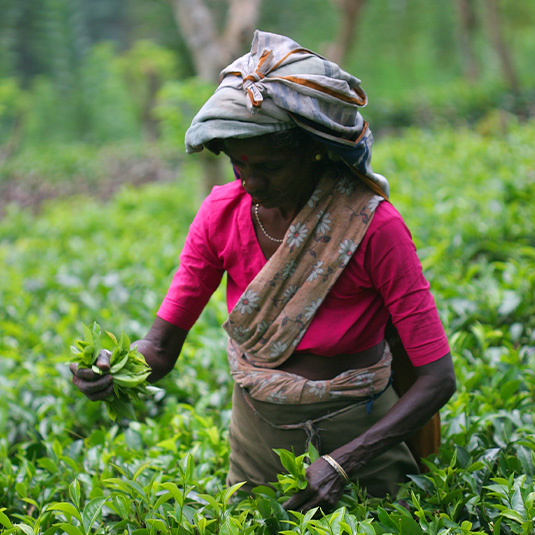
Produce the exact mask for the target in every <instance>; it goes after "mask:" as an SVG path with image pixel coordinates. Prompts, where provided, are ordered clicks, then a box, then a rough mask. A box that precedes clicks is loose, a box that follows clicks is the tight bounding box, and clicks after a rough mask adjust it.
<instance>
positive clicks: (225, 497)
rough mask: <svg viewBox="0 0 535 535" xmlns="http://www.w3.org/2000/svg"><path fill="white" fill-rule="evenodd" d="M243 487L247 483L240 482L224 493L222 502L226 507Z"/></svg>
mask: <svg viewBox="0 0 535 535" xmlns="http://www.w3.org/2000/svg"><path fill="white" fill-rule="evenodd" d="M243 485H245V481H240V482H239V483H235V484H234V485H232V486H231V487H229V488H228V489H226V490H225V491H224V492H223V496H222V498H221V499H222V501H223V503H224V504H225V505H227V503H228V501H229V499H230V497H231V496H232V495H233V494H234V493H235V492H236V491H237V490H239V489H240V488H241V487H243Z"/></svg>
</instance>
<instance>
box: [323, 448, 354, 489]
mask: <svg viewBox="0 0 535 535" xmlns="http://www.w3.org/2000/svg"><path fill="white" fill-rule="evenodd" d="M321 458H322V459H323V460H325V461H327V462H328V463H329V464H330V465H331V466H332V467H333V469H334V471H335V472H336V473H337V474H338V475H339V476H340V477H341V478H342V479H343V480H344V481H345V482H346V483H351V480H350V479H349V476H348V475H347V474H346V471H345V470H344V469H343V468H342V467H341V466H340V465H339V464H338V463H337V462H336V461H335V460H334V459H333V458H332V457H331V456H330V455H322V456H321Z"/></svg>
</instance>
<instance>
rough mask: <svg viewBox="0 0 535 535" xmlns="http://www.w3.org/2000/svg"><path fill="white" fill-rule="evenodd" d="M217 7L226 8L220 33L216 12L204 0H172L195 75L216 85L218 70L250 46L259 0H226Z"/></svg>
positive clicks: (258, 12) (258, 13) (256, 19)
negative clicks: (223, 6) (222, 6)
mask: <svg viewBox="0 0 535 535" xmlns="http://www.w3.org/2000/svg"><path fill="white" fill-rule="evenodd" d="M220 4H225V5H226V7H227V13H226V18H225V21H224V27H223V29H222V31H219V30H218V28H219V27H220V26H221V23H220V21H219V20H218V10H217V9H215V8H214V7H211V8H210V6H209V4H207V3H205V2H204V1H203V0H171V5H172V7H173V12H174V14H175V19H176V22H177V25H178V27H179V29H180V32H181V33H182V35H183V37H184V39H185V41H186V43H187V45H188V48H189V51H190V53H191V56H192V58H193V63H194V65H195V70H196V73H197V75H198V76H199V77H200V78H201V79H203V80H206V81H208V82H217V79H218V76H219V73H220V72H221V70H222V69H223V68H224V67H226V66H227V65H228V64H229V63H230V62H231V61H232V60H234V59H235V58H237V57H238V56H240V55H241V54H243V53H244V52H245V51H246V49H247V48H248V46H249V45H250V43H251V40H252V35H253V32H254V30H255V29H256V26H257V23H258V19H259V16H260V7H261V5H262V0H225V1H223V2H220ZM218 7H219V8H220V7H221V5H219V6H218Z"/></svg>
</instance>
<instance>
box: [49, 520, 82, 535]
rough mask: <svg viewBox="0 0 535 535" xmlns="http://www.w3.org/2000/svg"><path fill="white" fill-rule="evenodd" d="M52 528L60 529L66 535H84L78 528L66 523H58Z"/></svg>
mask: <svg viewBox="0 0 535 535" xmlns="http://www.w3.org/2000/svg"><path fill="white" fill-rule="evenodd" d="M54 526H57V527H59V528H61V529H62V530H63V531H65V532H66V533H68V535H85V534H84V532H83V531H82V530H81V529H80V528H79V527H78V526H74V525H73V524H68V523H67V522H59V523H58V524H54Z"/></svg>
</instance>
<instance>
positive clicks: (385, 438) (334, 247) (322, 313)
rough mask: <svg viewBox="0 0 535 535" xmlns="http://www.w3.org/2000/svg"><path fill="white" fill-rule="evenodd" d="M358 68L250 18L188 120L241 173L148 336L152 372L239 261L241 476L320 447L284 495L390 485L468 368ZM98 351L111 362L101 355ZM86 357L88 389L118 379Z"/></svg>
mask: <svg viewBox="0 0 535 535" xmlns="http://www.w3.org/2000/svg"><path fill="white" fill-rule="evenodd" d="M365 104H366V94H365V93H364V91H363V90H362V88H361V87H360V81H359V80H358V79H356V78H354V77H353V76H351V75H349V74H348V73H346V72H344V71H342V70H341V69H340V68H339V67H338V66H337V65H336V64H334V63H331V62H329V61H327V60H325V59H324V58H322V57H320V56H318V55H316V54H315V53H313V52H311V51H309V50H306V49H303V48H301V47H300V46H299V45H298V44H297V43H295V42H293V41H292V40H291V39H288V38H286V37H283V36H280V35H275V34H270V33H265V32H259V31H257V32H256V33H255V37H254V40H253V43H252V49H251V52H250V53H249V54H246V55H245V56H243V57H242V58H239V59H238V60H236V61H235V62H234V63H233V64H231V65H230V66H229V67H227V68H226V69H225V70H223V72H222V73H221V82H220V85H219V87H218V89H217V90H216V92H215V94H214V95H213V96H212V97H211V98H210V99H209V100H208V102H207V103H206V104H205V105H204V106H203V108H202V109H201V110H200V112H199V113H198V114H197V116H196V117H195V119H194V120H193V122H192V125H191V127H190V129H189V130H188V132H187V134H186V148H187V150H188V152H196V151H199V150H202V148H203V147H206V148H208V149H209V150H212V151H213V152H215V153H219V152H223V153H225V154H226V155H227V156H228V157H229V158H230V161H231V163H232V165H233V166H234V171H235V173H236V177H237V178H238V179H239V180H236V181H234V182H233V183H230V184H226V185H224V186H220V187H216V188H214V190H213V191H212V193H211V194H210V195H209V196H208V197H207V199H205V201H204V202H203V204H202V206H201V208H200V210H199V212H198V214H197V216H196V218H195V220H194V222H193V224H192V225H191V227H190V230H189V234H188V237H187V240H186V243H185V245H184V249H183V251H182V253H181V256H180V258H181V264H180V268H179V270H178V271H177V273H176V275H175V277H174V279H173V282H172V284H171V287H170V289H169V291H168V293H167V295H166V297H165V299H164V301H163V303H162V305H161V307H160V309H159V311H158V314H157V317H156V319H155V321H154V324H153V325H152V327H151V329H150V331H149V332H148V334H147V336H146V337H145V338H144V339H143V340H140V341H138V342H136V345H137V348H138V350H139V351H141V352H142V353H143V354H144V355H145V357H146V359H147V362H148V363H149V365H150V366H151V368H152V370H153V371H152V375H151V381H157V380H158V379H159V378H161V377H163V376H164V375H165V374H167V373H168V372H169V371H171V369H172V368H173V366H174V364H175V362H176V359H177V358H178V355H179V354H180V351H181V348H182V345H183V343H184V341H185V339H186V336H187V333H188V331H189V329H190V328H191V327H192V325H193V324H194V323H195V321H196V319H197V318H198V316H199V314H200V313H201V311H202V309H203V308H204V306H205V305H206V303H207V301H208V299H209V297H210V296H211V294H212V293H213V292H214V291H215V289H216V288H217V286H218V285H219V283H220V281H221V278H222V276H223V273H225V272H226V273H227V304H228V308H229V317H228V319H227V321H226V322H225V324H224V328H225V330H226V331H227V333H228V335H229V343H228V358H229V363H230V370H231V373H232V375H233V377H234V379H235V389H234V394H233V412H232V421H231V424H230V431H229V436H230V445H231V455H230V469H229V475H228V483H229V484H234V483H236V482H238V481H247V484H246V485H245V487H244V488H245V489H247V490H251V489H252V488H253V487H254V486H256V485H259V484H268V483H269V482H272V481H276V474H277V473H278V472H279V471H281V469H282V467H281V465H280V463H279V459H278V457H277V456H276V454H275V453H274V452H273V449H274V448H286V449H293V451H294V452H295V453H296V454H300V453H302V452H304V451H306V450H307V448H308V444H309V443H310V442H312V444H314V445H315V446H316V448H318V450H319V451H320V453H321V454H322V457H321V458H320V459H318V460H317V461H315V462H314V463H312V464H311V465H310V467H309V468H308V470H307V479H308V486H307V488H306V489H305V490H304V491H302V492H300V493H298V494H296V495H295V496H293V497H292V498H291V499H290V500H289V501H288V502H287V503H286V507H288V508H290V509H302V510H306V509H309V508H312V507H314V506H316V505H322V506H332V505H334V504H336V502H337V501H338V499H339V498H340V496H341V494H342V492H343V488H344V486H345V484H346V482H347V481H349V480H350V479H351V480H358V481H359V483H360V484H361V485H362V486H364V487H366V488H367V490H368V493H369V494H370V495H375V496H384V495H386V494H391V495H394V494H395V493H396V491H397V489H398V486H399V483H401V482H402V481H404V479H405V478H406V476H407V474H409V473H416V472H417V471H418V467H417V464H416V462H415V459H414V457H413V456H412V455H411V453H410V451H409V449H408V447H407V446H406V444H405V442H404V441H405V440H406V439H408V438H409V437H410V436H411V435H412V434H413V433H414V432H415V431H416V430H418V429H420V428H421V427H422V426H423V425H424V424H425V423H426V422H427V421H428V420H429V419H430V418H431V417H432V416H433V415H434V414H435V413H436V412H437V411H438V410H439V409H440V408H441V407H442V406H443V405H444V404H445V403H446V402H447V400H448V399H449V398H450V397H451V395H452V394H453V392H454V390H455V375H454V371H453V366H452V360H451V355H450V352H449V347H448V343H447V340H446V336H445V334H444V330H443V328H442V325H441V323H440V320H439V318H438V314H437V311H436V307H435V304H434V301H433V298H432V296H431V294H430V293H429V284H428V283H427V281H426V280H425V278H424V277H423V275H422V269H421V266H420V263H419V261H418V257H417V255H416V251H415V248H414V245H413V243H412V240H411V237H410V233H409V231H408V229H407V228H406V226H405V225H404V223H403V220H402V219H401V216H400V215H399V214H398V213H397V211H396V210H395V209H394V208H393V207H392V205H391V204H390V203H389V202H388V201H387V197H388V193H389V192H388V183H387V181H386V179H385V178H384V177H382V176H380V175H377V174H375V173H373V171H372V169H371V166H370V159H371V145H372V136H371V133H370V130H369V129H368V126H367V124H366V123H365V122H364V121H363V120H362V117H361V115H360V113H359V111H358V108H359V107H360V106H363V105H365ZM390 319H391V321H392V323H393V324H394V326H395V327H396V328H397V330H398V331H399V333H400V336H401V339H402V341H403V344H404V346H405V348H406V350H407V352H408V354H409V357H410V359H411V361H412V364H413V365H414V367H415V375H416V378H415V381H414V383H413V385H412V386H411V387H410V388H409V389H408V390H407V391H406V392H405V393H404V394H403V395H402V396H401V397H398V396H397V394H396V393H395V391H394V390H393V388H392V386H391V361H392V355H391V352H390V349H389V346H388V343H387V342H386V341H385V340H384V334H385V327H386V325H387V322H389V321H390ZM98 365H99V366H100V367H101V368H103V369H106V368H109V363H108V361H107V357H106V355H105V354H104V353H103V354H101V356H100V357H99V360H98ZM72 371H73V382H74V384H75V385H76V386H78V387H79V388H80V390H81V391H82V392H84V393H85V394H86V395H87V396H88V397H89V398H90V399H93V400H99V399H104V398H106V397H107V396H109V395H110V394H112V386H111V382H112V378H111V377H110V376H109V375H105V376H102V377H101V376H97V375H94V374H93V373H92V372H91V371H90V370H76V368H75V367H73V368H72Z"/></svg>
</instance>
